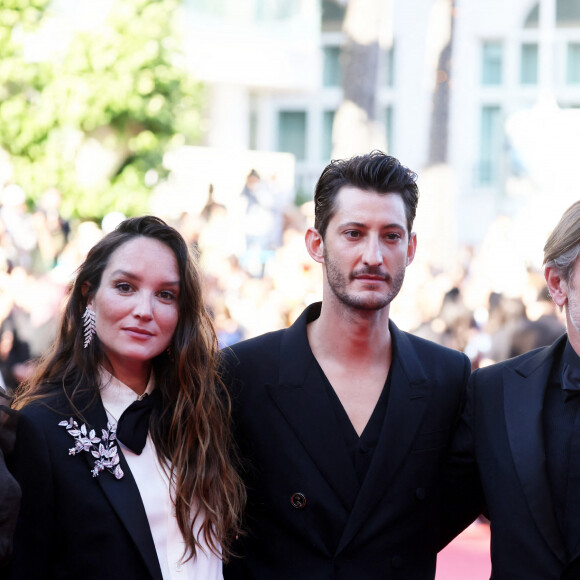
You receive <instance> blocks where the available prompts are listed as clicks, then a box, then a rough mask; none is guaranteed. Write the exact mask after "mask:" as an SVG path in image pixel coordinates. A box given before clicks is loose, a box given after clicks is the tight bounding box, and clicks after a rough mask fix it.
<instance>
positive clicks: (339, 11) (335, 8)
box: [322, 0, 346, 32]
mask: <svg viewBox="0 0 580 580" xmlns="http://www.w3.org/2000/svg"><path fill="white" fill-rule="evenodd" d="M345 12H346V8H344V7H343V6H342V5H340V4H339V3H338V2H334V1H333V0H322V30H323V31H325V32H328V31H337V30H341V28H342V22H343V20H344V15H345Z"/></svg>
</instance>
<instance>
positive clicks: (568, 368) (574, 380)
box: [562, 362, 580, 399]
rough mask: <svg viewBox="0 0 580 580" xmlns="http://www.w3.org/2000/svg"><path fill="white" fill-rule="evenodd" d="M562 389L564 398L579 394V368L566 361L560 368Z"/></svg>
mask: <svg viewBox="0 0 580 580" xmlns="http://www.w3.org/2000/svg"><path fill="white" fill-rule="evenodd" d="M562 389H564V391H566V399H569V398H570V397H571V396H574V395H580V369H579V368H577V367H574V366H572V365H569V364H568V363H566V362H565V363H564V365H563V369H562Z"/></svg>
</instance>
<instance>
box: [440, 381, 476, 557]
mask: <svg viewBox="0 0 580 580" xmlns="http://www.w3.org/2000/svg"><path fill="white" fill-rule="evenodd" d="M477 378H478V371H475V372H474V373H473V374H472V375H471V377H470V379H469V382H468V384H467V389H466V392H465V396H464V400H463V403H462V411H461V414H460V418H459V422H458V424H457V426H456V428H455V432H454V434H453V437H452V442H451V446H450V450H449V455H448V458H447V462H446V466H445V472H444V488H443V509H442V522H441V545H440V546H439V549H440V550H441V549H443V548H444V547H445V546H446V545H447V544H448V543H449V542H450V541H451V540H452V539H453V538H454V537H455V536H456V535H457V534H459V533H460V532H461V531H463V530H464V529H465V528H466V527H467V526H469V525H470V524H471V523H472V522H473V521H474V520H475V519H476V518H477V517H478V516H479V515H480V514H482V513H485V511H486V506H485V499H484V495H483V490H482V486H481V481H480V477H479V470H478V466H477V461H476V455H475V438H474V434H475V430H476V428H477V426H476V425H475V404H476V402H475V389H476V383H477Z"/></svg>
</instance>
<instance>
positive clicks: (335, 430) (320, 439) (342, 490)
mask: <svg viewBox="0 0 580 580" xmlns="http://www.w3.org/2000/svg"><path fill="white" fill-rule="evenodd" d="M312 308H313V307H311V308H310V309H307V310H306V311H305V312H304V313H303V314H302V315H301V316H300V318H299V319H298V320H297V321H296V322H295V323H294V324H293V325H292V326H291V327H290V328H289V329H288V330H286V331H285V333H284V336H283V338H282V343H281V345H280V374H279V382H278V384H276V385H269V386H268V390H269V393H270V396H271V397H272V400H273V401H274V403H275V404H276V406H277V407H278V409H279V410H280V412H281V413H282V415H284V418H285V419H286V421H287V422H288V424H289V425H290V427H291V428H292V429H293V431H294V433H295V434H296V437H297V438H298V440H299V441H300V442H301V444H302V445H303V447H304V449H305V450H306V452H307V453H308V455H310V457H311V458H312V461H313V463H314V464H315V465H316V466H317V468H318V469H319V470H320V472H321V473H322V475H323V476H324V477H325V479H326V480H327V482H328V484H329V485H330V486H331V487H332V488H333V489H334V491H335V492H336V494H337V496H338V497H339V498H340V499H341V501H342V502H343V503H344V505H345V506H346V508H347V509H349V510H350V509H352V506H353V503H354V500H355V498H356V495H357V492H358V487H359V486H358V481H357V478H356V473H355V470H354V466H353V465H352V461H351V460H350V458H349V456H348V453H347V449H346V445H345V443H344V437H343V435H342V432H341V430H340V427H339V424H338V421H337V419H336V416H335V414H334V411H333V409H332V406H331V405H330V401H329V398H328V394H327V393H326V391H325V387H324V385H323V380H324V376H323V373H322V370H321V369H320V366H319V365H318V363H317V362H316V359H315V358H314V355H313V354H312V351H311V350H310V345H309V344H308V338H307V335H306V324H307V322H308V319H309V316H312V315H313V312H312ZM314 317H315V316H314Z"/></svg>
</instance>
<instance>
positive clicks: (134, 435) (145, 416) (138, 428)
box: [117, 389, 160, 455]
mask: <svg viewBox="0 0 580 580" xmlns="http://www.w3.org/2000/svg"><path fill="white" fill-rule="evenodd" d="M158 401H160V393H159V390H158V389H155V390H154V391H153V392H152V393H151V394H150V395H145V396H144V397H143V398H142V399H140V400H137V401H135V402H134V403H131V404H130V405H129V406H128V407H127V408H126V409H125V411H123V414H122V415H121V416H120V417H119V420H118V421H117V439H118V440H119V441H120V442H121V443H122V444H123V445H125V446H126V447H128V448H129V449H130V450H131V451H133V452H134V453H136V454H137V455H141V452H142V451H143V448H144V447H145V442H146V441H147V433H148V431H149V417H150V416H151V411H153V409H154V408H155V406H156V405H157V403H158Z"/></svg>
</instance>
